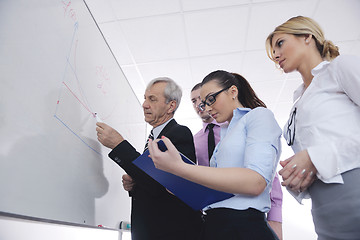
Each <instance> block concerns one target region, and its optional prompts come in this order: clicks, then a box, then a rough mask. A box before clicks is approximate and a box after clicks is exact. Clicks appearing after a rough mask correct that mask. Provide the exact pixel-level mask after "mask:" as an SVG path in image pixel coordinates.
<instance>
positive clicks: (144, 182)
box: [96, 77, 202, 240]
mask: <svg viewBox="0 0 360 240" xmlns="http://www.w3.org/2000/svg"><path fill="white" fill-rule="evenodd" d="M181 96H182V92H181V89H180V87H179V86H178V85H177V84H176V83H175V82H174V81H173V80H172V79H170V78H166V77H162V78H155V79H153V80H152V81H151V82H150V83H149V84H148V86H147V88H146V91H145V94H144V103H143V105H142V107H143V110H144V116H145V121H146V122H147V123H149V124H150V125H151V126H152V127H153V129H152V130H151V133H150V135H149V138H151V139H156V138H160V137H161V136H166V137H168V138H169V139H170V140H171V141H172V143H173V144H174V145H175V146H176V148H177V149H178V150H179V151H180V152H182V153H183V154H184V155H186V156H187V157H188V158H189V159H192V160H194V161H196V157H195V147H194V141H193V137H192V134H191V131H190V129H189V128H187V127H186V126H182V125H179V124H178V123H177V122H176V121H175V119H174V113H175V111H176V109H177V108H178V106H179V104H180V100H181ZM96 131H97V134H98V140H99V142H100V143H102V144H103V145H104V146H106V147H109V148H111V149H112V151H111V152H110V153H109V157H110V158H111V159H113V160H114V161H115V162H116V163H117V164H118V165H119V166H120V167H121V168H123V169H124V170H125V171H126V173H127V174H125V175H124V176H123V183H124V188H125V190H127V191H129V195H130V196H131V197H132V208H131V233H132V239H133V240H147V239H149V240H153V239H156V240H169V239H171V240H184V239H186V240H196V239H198V237H199V235H200V230H201V223H202V220H201V214H200V212H196V211H194V210H193V209H191V208H190V207H189V206H187V205H186V204H184V203H183V202H182V201H181V200H179V199H178V198H177V197H175V196H174V195H172V194H171V193H169V192H168V191H167V190H166V189H165V188H164V187H163V186H161V185H160V184H159V183H158V182H156V181H155V180H153V179H152V178H151V177H149V176H148V175H147V174H145V173H144V172H143V171H141V170H140V169H139V168H137V167H136V166H135V165H134V164H133V163H132V161H133V160H135V159H136V158H137V157H138V156H140V153H139V152H137V151H136V149H135V148H134V147H133V146H132V145H131V144H130V143H129V142H128V141H127V140H125V139H124V138H123V137H122V136H121V134H120V133H118V132H117V131H116V130H115V129H113V128H111V127H110V126H108V125H106V124H105V123H100V122H99V123H97V128H96ZM147 141H148V140H147ZM147 141H146V144H145V149H146V148H147Z"/></svg>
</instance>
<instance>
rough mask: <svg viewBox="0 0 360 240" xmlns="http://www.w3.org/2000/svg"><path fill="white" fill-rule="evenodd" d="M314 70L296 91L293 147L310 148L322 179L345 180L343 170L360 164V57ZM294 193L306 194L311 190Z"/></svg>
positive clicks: (296, 150)
mask: <svg viewBox="0 0 360 240" xmlns="http://www.w3.org/2000/svg"><path fill="white" fill-rule="evenodd" d="M311 73H312V75H313V76H314V78H313V80H312V82H311V84H310V85H309V86H308V88H307V89H305V87H304V84H302V85H301V86H300V87H299V88H298V89H297V90H296V91H295V92H294V101H295V104H294V106H293V108H292V110H291V113H293V111H294V109H295V108H296V115H295V117H294V118H293V119H294V121H293V124H294V123H295V138H294V144H293V145H292V149H293V150H294V152H295V153H297V152H300V151H302V150H304V149H307V151H308V153H309V156H310V158H311V161H312V162H313V164H314V165H315V167H316V169H317V171H318V173H317V177H318V178H319V179H320V180H321V181H323V182H324V183H343V179H342V177H341V173H344V172H346V171H349V170H352V169H354V168H359V167H360V58H359V57H357V56H343V55H341V56H338V57H337V58H335V59H334V60H333V61H331V62H327V61H324V62H321V63H320V64H319V65H318V66H316V67H315V68H314V69H313V70H312V71H311ZM290 115H291V114H290ZM289 121H290V119H289ZM293 127H294V126H291V127H290V129H292V130H293ZM287 129H288V124H286V125H285V127H284V132H283V133H284V137H285V138H286V139H287V140H288V138H289V134H288V133H287ZM292 195H296V196H294V197H299V198H303V197H306V195H307V193H306V192H303V193H301V194H300V195H299V194H295V193H293V192H292ZM298 200H299V199H298Z"/></svg>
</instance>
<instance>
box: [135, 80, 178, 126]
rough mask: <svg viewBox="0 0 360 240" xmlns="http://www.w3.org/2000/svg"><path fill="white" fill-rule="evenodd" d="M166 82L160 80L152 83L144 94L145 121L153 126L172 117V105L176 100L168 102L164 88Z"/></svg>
mask: <svg viewBox="0 0 360 240" xmlns="http://www.w3.org/2000/svg"><path fill="white" fill-rule="evenodd" d="M166 84H167V83H166V82H158V83H155V84H154V85H152V86H151V87H150V88H149V89H148V90H146V91H145V94H144V103H143V105H142V107H143V110H144V116H145V122H147V123H149V124H150V125H151V126H153V127H157V126H159V125H161V124H163V123H165V122H166V121H167V120H169V119H170V116H171V115H172V112H173V109H172V107H171V105H172V104H174V101H170V102H169V103H167V104H166V99H165V96H164V90H165V87H166Z"/></svg>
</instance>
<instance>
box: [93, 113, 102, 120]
mask: <svg viewBox="0 0 360 240" xmlns="http://www.w3.org/2000/svg"><path fill="white" fill-rule="evenodd" d="M95 117H96V121H97V122H103V121H102V120H101V119H100V117H99V116H98V114H97V113H95Z"/></svg>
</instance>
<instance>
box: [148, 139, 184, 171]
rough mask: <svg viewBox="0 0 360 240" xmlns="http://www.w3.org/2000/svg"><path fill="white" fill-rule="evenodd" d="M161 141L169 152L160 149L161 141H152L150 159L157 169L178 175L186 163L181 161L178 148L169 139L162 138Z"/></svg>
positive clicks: (150, 142) (150, 141)
mask: <svg viewBox="0 0 360 240" xmlns="http://www.w3.org/2000/svg"><path fill="white" fill-rule="evenodd" d="M161 140H162V141H163V142H164V143H165V146H166V147H167V149H168V150H166V151H165V152H163V151H161V150H160V149H159V147H158V141H160V140H159V139H156V140H154V141H152V140H151V139H150V140H149V145H148V146H149V152H150V156H149V157H150V158H151V159H152V160H153V162H154V165H155V167H156V168H158V169H161V170H163V171H166V172H170V173H173V174H175V175H178V174H177V173H178V172H179V171H180V170H181V167H182V166H184V164H185V163H184V161H183V160H182V159H181V156H180V154H179V152H178V150H177V149H176V147H175V146H174V145H173V144H172V142H171V141H170V140H169V139H168V138H167V137H162V138H161Z"/></svg>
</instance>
